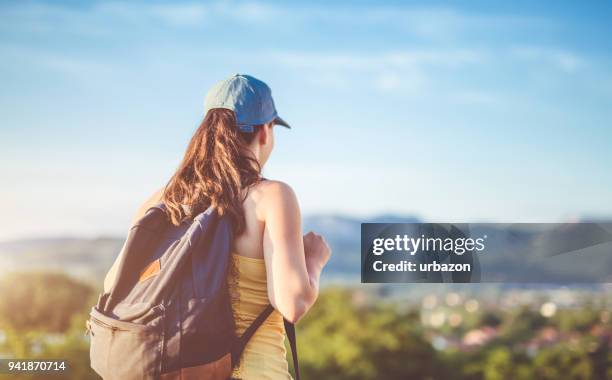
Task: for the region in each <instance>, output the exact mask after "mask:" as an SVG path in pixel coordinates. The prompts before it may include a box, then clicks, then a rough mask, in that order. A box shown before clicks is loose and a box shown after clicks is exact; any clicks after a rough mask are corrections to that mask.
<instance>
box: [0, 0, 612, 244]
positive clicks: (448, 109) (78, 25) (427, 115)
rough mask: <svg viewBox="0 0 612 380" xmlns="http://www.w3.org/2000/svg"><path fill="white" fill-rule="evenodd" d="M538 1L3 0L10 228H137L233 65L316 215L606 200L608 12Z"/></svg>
mask: <svg viewBox="0 0 612 380" xmlns="http://www.w3.org/2000/svg"><path fill="white" fill-rule="evenodd" d="M533 3H535V2H500V3H497V4H493V3H491V2H469V3H466V4H462V3H460V2H448V3H445V2H414V3H408V4H406V3H404V2H392V3H383V2H360V1H357V2H355V1H351V2H322V1H321V2H309V3H308V4H300V3H297V4H293V3H290V2H233V1H231V2H206V3H197V2H167V3H166V2H147V3H145V2H126V3H120V2H49V3H45V2H28V1H14V2H13V1H9V2H2V3H0V55H1V57H2V60H0V83H1V85H0V142H1V144H2V145H1V150H0V178H2V187H1V188H0V209H2V210H3V214H2V219H1V220H2V229H1V230H0V239H8V238H16V237H24V236H34V235H55V234H63V235H66V234H89V235H95V234H99V233H103V234H107V233H112V234H116V233H123V232H124V231H125V229H127V227H128V223H129V219H130V217H131V215H132V213H133V212H134V210H135V209H136V207H137V205H138V204H139V203H140V202H141V201H142V200H143V199H144V198H145V197H147V196H148V195H149V194H150V193H151V192H152V191H153V190H154V189H156V188H159V187H160V186H162V185H163V184H165V182H166V181H167V179H168V178H169V176H170V175H171V174H172V171H173V169H174V168H175V167H176V166H177V164H178V162H179V160H180V158H181V155H182V153H183V150H184V148H185V145H186V143H187V141H188V139H189V137H190V136H191V134H192V132H193V131H194V129H195V128H196V126H197V124H198V122H199V121H200V119H201V118H202V108H203V105H202V103H203V98H204V95H205V93H206V90H207V89H208V88H209V87H210V86H211V85H212V84H213V83H214V82H215V81H217V80H219V79H222V78H224V77H226V76H228V75H231V74H233V73H236V72H240V73H249V74H252V75H255V76H257V77H259V78H261V79H263V80H265V81H266V82H267V83H268V84H269V85H270V86H271V87H272V90H273V94H274V97H275V100H276V104H277V108H278V109H279V112H280V114H281V115H282V116H283V117H284V118H285V119H286V120H288V121H289V122H290V123H291V124H292V125H293V127H294V129H293V130H291V131H286V130H280V129H279V130H278V131H277V149H276V151H275V152H274V154H273V156H272V159H271V160H270V162H269V164H268V165H267V167H266V168H265V174H266V176H268V177H270V178H275V179H280V180H283V181H285V182H288V183H289V184H291V185H292V186H293V187H294V189H295V190H296V192H297V194H298V196H299V198H300V202H301V205H302V209H303V212H304V214H314V213H330V212H334V213H343V214H350V215H354V216H358V217H364V218H365V217H367V216H370V215H373V214H378V213H387V212H393V213H400V214H411V215H416V216H419V217H421V218H424V219H427V220H435V221H463V222H475V221H510V222H514V221H517V222H518V221H558V220H567V219H572V218H576V217H580V216H600V217H601V216H610V215H612V202H611V201H610V199H611V198H612V197H611V195H612V170H610V167H611V166H612V165H611V164H612V149H611V145H612V125H611V121H612V117H611V116H612V64H611V63H612V62H611V58H612V57H611V54H612V46H611V45H612V42H611V40H610V36H611V35H612V30H611V29H612V27H610V24H609V19H610V16H612V12H611V11H610V9H608V8H609V7H608V6H605V5H595V4H588V5H587V4H585V3H582V4H579V3H577V2H575V3H565V2H548V3H539V2H538V4H533ZM602 4H603V2H602Z"/></svg>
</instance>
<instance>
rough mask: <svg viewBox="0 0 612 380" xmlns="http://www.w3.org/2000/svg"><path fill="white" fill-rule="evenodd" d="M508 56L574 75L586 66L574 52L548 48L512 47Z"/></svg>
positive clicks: (585, 62)
mask: <svg viewBox="0 0 612 380" xmlns="http://www.w3.org/2000/svg"><path fill="white" fill-rule="evenodd" d="M510 54H511V56H512V57H513V58H515V59H518V60H523V61H528V62H532V63H540V64H545V65H551V64H552V65H553V66H554V67H556V68H558V69H560V70H562V71H564V72H567V73H574V72H576V71H578V70H581V69H583V68H585V67H586V66H587V65H588V63H587V60H586V59H585V58H583V57H581V56H579V55H578V54H577V53H575V52H572V51H568V50H565V49H560V48H555V47H548V46H514V47H512V48H510Z"/></svg>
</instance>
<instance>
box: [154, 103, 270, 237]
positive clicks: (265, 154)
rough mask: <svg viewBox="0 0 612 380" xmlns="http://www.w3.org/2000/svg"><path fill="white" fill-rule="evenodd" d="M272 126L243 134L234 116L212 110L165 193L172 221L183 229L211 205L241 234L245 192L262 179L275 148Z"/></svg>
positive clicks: (228, 112) (259, 127) (228, 111)
mask: <svg viewBox="0 0 612 380" xmlns="http://www.w3.org/2000/svg"><path fill="white" fill-rule="evenodd" d="M273 125H274V123H273V122H270V123H266V124H262V125H255V126H253V128H252V129H251V130H252V131H251V132H242V131H241V130H240V129H239V128H238V127H237V124H236V116H235V113H234V112H233V111H231V110H228V109H223V108H216V109H211V110H209V111H208V112H207V114H206V116H205V118H204V120H203V121H202V123H201V124H200V126H199V127H198V129H197V130H196V132H195V133H194V135H193V137H192V138H191V141H190V142H189V145H188V147H187V151H186V152H185V156H184V157H183V160H182V162H181V164H180V165H179V168H178V169H177V171H176V172H175V173H174V175H173V176H172V178H171V179H170V181H169V182H168V184H167V185H166V188H165V191H164V196H163V202H164V203H165V205H166V208H167V209H168V213H169V216H170V218H171V220H172V222H173V223H174V224H179V223H180V222H181V221H182V220H183V219H184V218H186V217H190V216H193V215H197V214H198V213H200V212H202V211H204V210H206V209H207V208H208V207H209V206H211V205H212V206H214V207H216V208H217V210H218V212H219V213H220V214H222V215H226V214H227V215H228V216H229V217H230V218H231V220H232V222H233V223H232V225H233V227H234V231H235V232H236V233H240V232H242V230H243V229H244V216H243V211H242V202H243V201H244V196H245V191H244V190H245V189H248V188H249V187H250V186H252V185H254V184H256V183H257V182H259V181H260V179H261V168H262V167H263V165H264V164H265V163H266V161H267V160H268V158H269V157H270V154H271V152H272V149H273V147H274V135H273Z"/></svg>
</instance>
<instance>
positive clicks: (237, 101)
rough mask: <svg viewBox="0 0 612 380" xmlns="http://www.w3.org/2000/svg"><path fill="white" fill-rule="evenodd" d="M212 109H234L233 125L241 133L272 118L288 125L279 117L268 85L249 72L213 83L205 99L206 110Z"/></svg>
mask: <svg viewBox="0 0 612 380" xmlns="http://www.w3.org/2000/svg"><path fill="white" fill-rule="evenodd" d="M214 108H225V109H228V110H232V111H234V114H236V124H237V126H238V128H239V129H240V131H242V132H253V131H254V130H255V126H256V125H262V124H266V123H269V122H271V121H274V124H278V125H282V126H284V127H287V128H291V127H290V126H289V124H287V122H286V121H285V120H283V119H281V118H280V117H279V116H278V112H276V107H275V106H274V100H273V99H272V90H270V87H268V85H267V84H265V83H264V82H262V81H260V80H259V79H257V78H254V77H252V76H250V75H242V74H234V75H232V76H231V77H229V78H227V79H224V80H222V81H220V82H218V83H216V84H215V85H214V86H213V87H212V88H211V89H210V90H209V91H208V94H206V98H205V99H204V110H205V113H208V111H209V110H211V109H214Z"/></svg>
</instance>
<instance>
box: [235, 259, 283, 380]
mask: <svg viewBox="0 0 612 380" xmlns="http://www.w3.org/2000/svg"><path fill="white" fill-rule="evenodd" d="M232 257H233V264H234V265H233V271H232V272H233V273H232V274H231V275H230V276H229V278H228V281H229V288H230V293H231V297H232V308H233V311H234V318H235V319H236V333H237V334H238V335H241V334H242V333H243V332H244V330H245V329H246V328H247V327H248V326H249V325H250V324H251V323H252V322H253V320H254V319H255V318H256V317H257V315H259V313H261V312H262V311H263V309H264V308H265V307H266V306H267V305H268V304H269V303H270V301H269V300H268V288H267V279H266V266H265V263H264V260H263V259H254V258H250V257H245V256H240V255H238V254H233V255H232ZM286 353H287V352H286V350H285V328H284V325H283V317H282V315H281V314H280V313H279V312H278V311H276V310H274V311H273V312H272V314H270V316H269V317H268V319H266V321H265V322H264V323H263V324H262V325H261V326H260V327H259V329H258V330H257V332H255V334H254V335H253V337H252V338H251V340H250V341H249V343H248V344H247V346H246V348H245V349H244V353H243V354H242V359H241V361H240V364H239V366H238V367H236V369H234V371H233V372H232V377H233V378H237V379H243V380H255V379H257V380H260V379H261V380H266V379H269V380H278V379H281V380H286V379H292V378H291V375H290V374H289V369H288V363H287V359H286Z"/></svg>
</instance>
